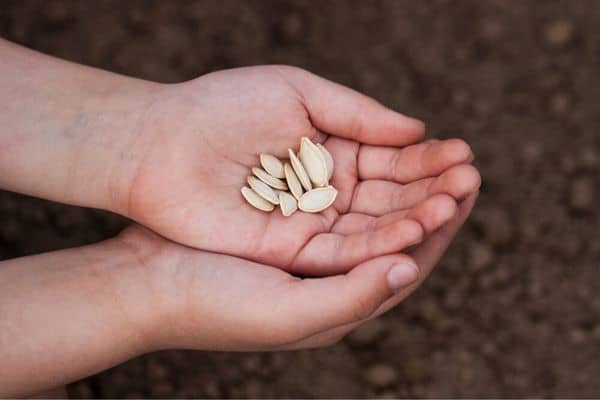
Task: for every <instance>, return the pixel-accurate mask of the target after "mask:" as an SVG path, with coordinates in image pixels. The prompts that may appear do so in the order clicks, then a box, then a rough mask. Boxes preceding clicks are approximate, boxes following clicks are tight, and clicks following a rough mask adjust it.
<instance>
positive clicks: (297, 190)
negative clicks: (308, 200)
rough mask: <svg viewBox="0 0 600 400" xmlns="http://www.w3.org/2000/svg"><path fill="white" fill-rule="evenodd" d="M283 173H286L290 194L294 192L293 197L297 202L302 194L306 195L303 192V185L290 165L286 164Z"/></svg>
mask: <svg viewBox="0 0 600 400" xmlns="http://www.w3.org/2000/svg"><path fill="white" fill-rule="evenodd" d="M283 171H284V172H285V180H286V181H287V185H288V187H289V189H290V192H292V195H294V197H295V198H296V200H298V199H299V198H300V196H302V193H304V190H302V184H301V183H300V181H299V180H298V177H297V176H296V173H295V172H294V169H293V168H292V166H291V165H290V163H287V162H286V163H285V165H284V166H283Z"/></svg>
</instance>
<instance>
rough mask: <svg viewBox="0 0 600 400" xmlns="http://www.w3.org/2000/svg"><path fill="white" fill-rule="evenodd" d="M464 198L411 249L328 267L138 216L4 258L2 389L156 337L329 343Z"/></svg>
mask: <svg viewBox="0 0 600 400" xmlns="http://www.w3.org/2000/svg"><path fill="white" fill-rule="evenodd" d="M474 200H475V195H472V196H470V197H469V198H467V199H466V200H465V201H463V202H462V204H461V205H460V208H459V212H458V214H457V216H456V217H454V219H453V220H452V221H451V222H449V223H448V224H446V225H445V226H444V227H443V228H442V229H441V230H439V231H438V232H436V233H434V234H433V235H431V236H430V237H429V238H428V239H427V240H426V241H425V242H424V243H423V244H421V245H419V246H416V247H415V248H414V249H413V251H412V252H411V253H410V255H403V254H395V255H387V256H382V257H376V258H374V259H371V260H369V261H366V262H364V263H361V264H359V265H357V266H356V268H354V269H352V271H351V272H349V273H347V274H346V275H337V276H334V277H329V278H312V279H304V280H301V279H298V278H295V277H293V276H292V275H290V274H288V273H286V272H283V271H281V270H280V269H278V268H273V267H269V266H266V265H261V264H256V263H253V262H250V261H247V260H243V259H239V258H235V257H230V256H226V255H221V254H214V253H208V252H204V251H200V250H194V249H190V248H188V247H184V246H181V245H178V244H175V243H172V242H169V241H168V240H165V239H163V238H161V237H159V236H158V235H155V234H153V233H151V232H150V231H148V230H146V229H143V228H140V227H132V228H130V229H128V230H126V231H125V232H123V233H122V234H121V235H119V237H117V238H116V239H112V240H109V241H106V242H103V243H98V244H95V245H92V246H86V247H82V248H77V249H69V250H62V251H58V252H53V253H47V254H41V255H37V256H32V257H23V258H18V259H14V260H8V261H3V262H2V263H1V265H0V294H1V295H2V296H0V305H1V307H0V309H1V310H2V317H3V318H0V344H4V345H2V346H0V359H1V360H2V361H3V363H4V364H3V366H5V367H6V368H4V370H3V374H0V397H2V396H4V397H16V396H30V395H32V394H34V393H38V392H40V391H42V390H47V389H48V388H51V387H57V386H59V385H64V384H65V383H68V382H72V381H74V380H77V379H81V378H83V377H85V376H87V375H90V374H93V373H97V372H100V371H101V370H104V369H107V368H110V367H112V366H114V365H115V364H118V363H120V362H123V361H125V360H126V359H128V358H131V357H134V356H136V355H140V354H143V353H146V352H149V351H154V350H158V349H164V348H189V349H204V350H240V351H241V350H286V349H301V348H311V347H320V346H325V345H329V344H331V343H334V342H336V341H338V340H339V339H340V338H342V337H343V336H344V335H345V334H347V333H348V332H349V331H351V330H352V329H354V328H355V327H357V326H358V325H360V324H362V323H364V322H365V321H367V320H369V319H371V318H375V317H377V316H378V315H380V314H381V313H383V312H385V311H386V310H388V309H389V308H391V307H393V306H395V305H396V304H398V303H399V302H400V301H402V300H403V299H404V298H405V297H406V296H408V295H409V294H410V293H411V292H412V291H413V290H414V289H415V288H416V287H418V285H419V284H420V283H421V282H422V281H423V280H424V279H425V278H426V277H427V275H428V274H429V272H431V269H432V268H433V266H434V265H435V264H436V263H437V260H438V259H439V257H440V256H441V255H442V254H443V253H444V251H445V249H446V247H447V246H448V244H449V243H450V241H451V240H452V239H453V238H454V235H455V234H456V231H457V230H458V228H459V227H460V226H461V225H462V223H463V222H464V220H465V219H466V217H467V216H468V215H469V213H470V211H471V208H472V206H473V203H474ZM396 266H398V267H399V268H400V269H399V270H394V271H395V272H393V273H391V274H390V271H391V270H392V268H394V267H396ZM417 266H418V267H417ZM49 326H50V327H52V329H48V327H49ZM66 339H68V340H66ZM32 366H35V368H32Z"/></svg>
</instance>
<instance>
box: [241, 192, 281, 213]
mask: <svg viewBox="0 0 600 400" xmlns="http://www.w3.org/2000/svg"><path fill="white" fill-rule="evenodd" d="M242 196H244V199H246V201H247V202H248V204H250V205H251V206H252V207H254V208H257V209H259V210H261V211H266V212H269V211H273V209H274V208H275V206H274V205H273V204H271V203H269V202H268V201H266V200H265V199H263V198H262V197H260V196H259V195H258V194H257V193H256V192H255V191H254V190H252V189H250V188H249V187H247V186H244V187H243V188H242Z"/></svg>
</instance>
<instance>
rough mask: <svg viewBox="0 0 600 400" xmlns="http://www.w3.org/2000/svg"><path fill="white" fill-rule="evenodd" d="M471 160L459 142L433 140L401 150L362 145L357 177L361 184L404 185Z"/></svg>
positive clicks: (462, 142) (464, 146) (468, 150)
mask: <svg viewBox="0 0 600 400" xmlns="http://www.w3.org/2000/svg"><path fill="white" fill-rule="evenodd" d="M472 157H473V153H472V152H471V148H470V147H469V145H468V144H467V143H466V142H465V141H463V140H461V139H448V140H442V141H436V140H433V141H429V142H425V143H419V144H415V145H412V146H407V147H404V148H402V149H397V148H394V147H381V146H367V145H363V146H361V147H360V150H359V152H358V175H359V177H360V179H362V180H366V179H384V180H389V181H395V182H400V183H406V182H412V181H415V180H417V179H423V178H427V177H432V176H438V175H439V174H441V173H442V172H444V171H445V170H447V169H448V168H450V167H452V166H454V165H458V164H461V163H465V162H469V161H470V159H471V158H472Z"/></svg>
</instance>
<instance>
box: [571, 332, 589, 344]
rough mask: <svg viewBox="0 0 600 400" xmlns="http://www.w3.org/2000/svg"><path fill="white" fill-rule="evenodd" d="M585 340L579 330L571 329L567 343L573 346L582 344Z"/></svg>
mask: <svg viewBox="0 0 600 400" xmlns="http://www.w3.org/2000/svg"><path fill="white" fill-rule="evenodd" d="M585 340H586V334H585V332H584V331H583V330H581V329H572V330H571V331H569V341H570V342H571V343H573V344H582V343H584V342H585Z"/></svg>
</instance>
